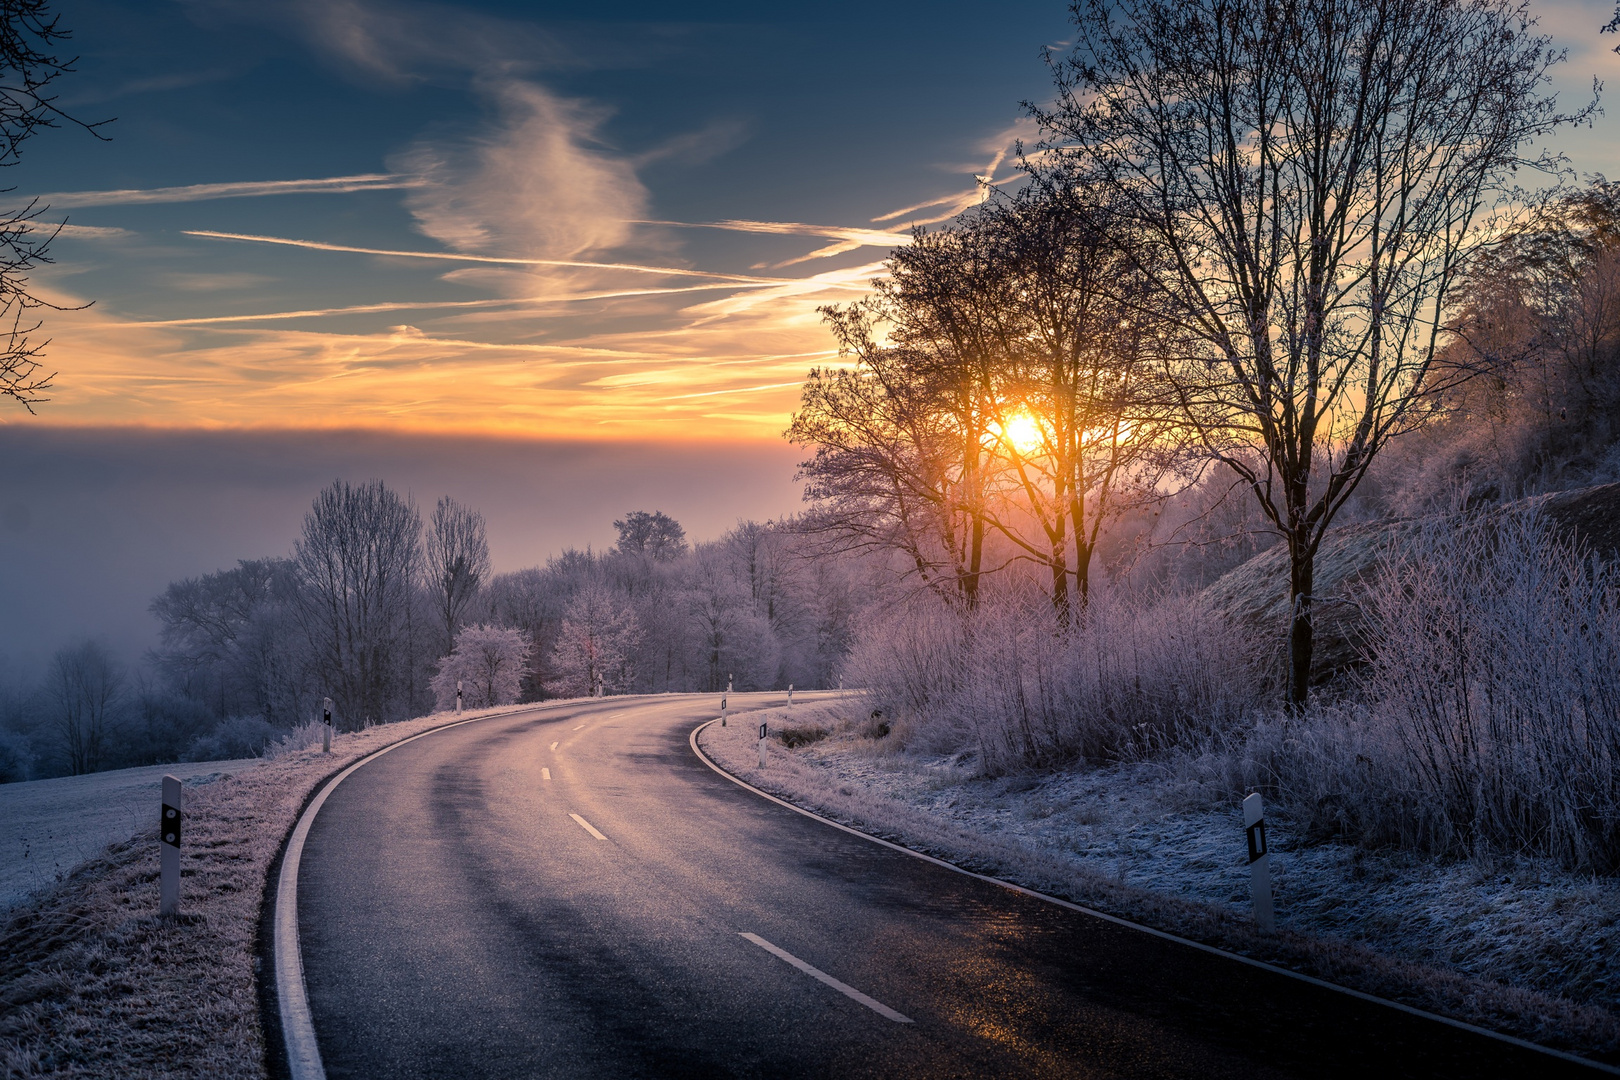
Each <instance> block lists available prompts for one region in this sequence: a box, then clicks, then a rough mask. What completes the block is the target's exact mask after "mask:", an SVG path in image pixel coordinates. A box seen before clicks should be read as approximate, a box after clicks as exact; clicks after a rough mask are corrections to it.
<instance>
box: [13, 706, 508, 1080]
mask: <svg viewBox="0 0 1620 1080" xmlns="http://www.w3.org/2000/svg"><path fill="white" fill-rule="evenodd" d="M531 707H532V706H505V707H502V708H498V709H488V710H483V711H481V712H478V713H472V712H469V713H467V714H466V715H465V716H464V717H463V719H465V718H467V717H471V716H480V715H493V714H496V713H502V712H511V711H515V710H518V709H523V708H531ZM455 719H456V717H454V716H452V715H449V714H443V713H441V714H438V715H435V716H430V717H425V718H422V719H419V720H412V721H408V722H405V723H399V724H385V725H379V726H377V727H373V728H369V729H367V730H365V731H361V732H355V733H353V734H344V735H339V736H337V738H335V739H334V740H333V742H332V752H331V753H330V754H324V753H322V752H321V749H320V743H319V740H318V738H317V739H316V740H315V741H314V742H313V743H312V744H311V745H309V746H308V747H306V748H304V749H299V750H292V751H291V752H286V753H283V754H282V755H281V756H279V757H276V758H274V759H265V760H260V761H257V762H248V763H245V767H243V768H239V769H237V770H236V771H235V772H233V773H232V775H231V776H230V777H229V778H224V777H222V778H220V779H218V780H216V781H214V782H213V783H210V784H207V785H205V786H202V787H198V788H195V789H192V788H191V787H190V785H188V790H187V791H186V807H187V811H188V812H187V821H186V827H185V846H184V849H183V851H182V855H181V875H182V881H181V913H182V914H181V918H180V919H178V920H165V919H161V918H159V916H158V913H157V909H158V881H157V876H158V841H157V830H156V828H155V827H147V826H146V823H145V822H144V821H143V822H142V823H141V825H142V827H141V828H140V830H139V831H137V832H135V833H134V835H132V836H128V838H127V839H123V840H120V841H119V842H117V843H114V844H112V845H111V846H109V847H107V848H106V849H105V850H103V851H102V852H101V853H100V854H99V855H98V856H97V857H95V858H93V859H91V860H90V861H88V862H86V863H84V864H83V865H81V866H79V867H78V868H76V869H74V870H73V871H72V872H71V873H69V874H67V876H66V877H65V879H64V880H62V881H61V882H59V883H57V884H55V885H53V886H51V887H49V888H47V889H45V890H44V891H43V892H41V893H39V894H37V895H36V896H34V897H33V898H32V900H31V901H30V902H28V903H26V904H23V905H21V906H18V907H16V908H14V909H13V910H11V911H9V912H7V913H6V914H5V916H4V922H3V924H0V1076H3V1077H7V1078H10V1077H26V1076H43V1075H64V1076H81V1077H107V1078H119V1080H123V1078H147V1077H209V1078H215V1077H217V1078H225V1080H234V1078H254V1080H257V1078H261V1077H264V1076H265V1075H266V1074H265V1061H264V1039H263V1032H262V1030H261V1028H260V1024H259V1000H258V982H257V976H256V974H255V968H256V965H257V963H258V961H257V960H256V959H255V951H256V948H257V945H258V938H257V935H258V929H259V917H260V904H261V901H262V900H263V898H264V891H265V881H266V875H267V873H268V871H269V868H270V864H271V863H272V862H273V861H274V859H275V857H276V854H277V853H278V852H279V851H280V849H281V843H282V840H283V838H284V837H285V836H286V834H287V832H288V831H289V830H290V829H291V827H292V824H293V822H294V820H295V819H296V817H297V815H298V812H299V810H300V809H301V808H302V806H303V805H304V802H305V800H306V799H307V798H308V796H309V794H310V793H311V792H312V791H313V790H314V789H315V788H316V786H317V785H319V784H320V782H321V781H322V780H324V779H326V778H327V777H328V776H330V775H332V774H333V773H334V772H337V771H338V770H340V769H342V768H343V767H344V766H346V765H348V764H350V763H352V762H353V761H354V760H355V759H357V758H360V757H363V756H364V755H366V754H369V753H371V752H372V751H374V750H378V749H380V748H382V747H384V746H387V745H388V744H390V743H394V742H398V741H399V740H400V739H403V738H408V737H409V736H411V735H415V734H418V733H420V732H423V731H428V730H431V729H433V728H436V727H440V726H442V725H444V724H446V723H448V722H451V721H453V720H455ZM159 775H161V773H160V774H159ZM150 820H151V821H152V822H154V823H155V821H156V817H155V816H153V817H152V818H151V819H150Z"/></svg>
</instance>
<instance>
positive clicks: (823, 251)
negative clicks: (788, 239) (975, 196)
mask: <svg viewBox="0 0 1620 1080" xmlns="http://www.w3.org/2000/svg"><path fill="white" fill-rule="evenodd" d="M640 224H646V225H666V226H671V227H674V228H680V229H723V230H725V231H727V232H744V233H764V234H767V235H773V236H817V237H822V238H824V239H828V240H832V241H833V243H831V244H828V245H826V246H825V247H819V248H817V249H815V250H814V251H812V252H810V253H808V254H806V255H800V256H798V257H796V258H792V259H786V260H784V261H782V262H777V263H760V264H758V265H757V266H756V269H764V268H770V269H775V270H780V269H782V268H784V267H788V266H797V265H798V264H800V263H805V262H809V261H810V260H811V259H825V258H828V257H830V256H833V255H842V254H844V253H845V252H847V251H857V250H859V249H860V248H863V247H881V248H892V247H898V246H899V245H901V244H905V243H908V242H910V240H911V235H910V234H909V233H904V232H889V231H885V230H880V229H861V228H847V227H845V226H842V225H805V224H802V223H800V222H796V221H744V220H726V221H696V222H688V221H648V222H641V223H640Z"/></svg>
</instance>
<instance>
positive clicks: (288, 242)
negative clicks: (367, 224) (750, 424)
mask: <svg viewBox="0 0 1620 1080" xmlns="http://www.w3.org/2000/svg"><path fill="white" fill-rule="evenodd" d="M182 231H183V232H184V234H185V235H186V236H200V237H203V238H205V239H209V240H241V241H245V242H247V243H254V244H281V245H283V246H286V247H298V248H308V249H310V250H312V251H341V252H349V253H352V254H356V255H386V256H390V257H393V258H400V259H441V260H448V261H450V262H474V263H496V264H502V265H507V266H561V267H574V268H576V269H582V270H626V271H631V272H634V273H639V274H669V275H672V276H675V277H698V278H709V279H712V280H716V281H729V282H735V283H737V284H748V285H754V284H772V285H775V284H782V283H788V282H792V281H793V280H794V279H792V278H762V277H752V276H749V275H746V274H718V273H712V272H710V271H708V270H689V269H685V268H683V267H677V266H647V265H644V264H642V263H616V262H590V261H585V260H579V259H530V258H519V257H516V256H505V255H471V254H467V253H465V252H459V251H402V250H399V249H396V248H372V247H356V246H353V245H350V244H328V243H325V242H323V241H320V240H296V239H292V238H290V237H284V236H257V235H255V234H253V233H228V232H215V231H213V230H211V229H185V230H182Z"/></svg>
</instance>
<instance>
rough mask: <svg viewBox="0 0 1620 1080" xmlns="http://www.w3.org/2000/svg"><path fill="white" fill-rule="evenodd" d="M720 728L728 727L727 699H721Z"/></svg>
mask: <svg viewBox="0 0 1620 1080" xmlns="http://www.w3.org/2000/svg"><path fill="white" fill-rule="evenodd" d="M720 726H721V727H725V726H726V699H725V698H721V699H720Z"/></svg>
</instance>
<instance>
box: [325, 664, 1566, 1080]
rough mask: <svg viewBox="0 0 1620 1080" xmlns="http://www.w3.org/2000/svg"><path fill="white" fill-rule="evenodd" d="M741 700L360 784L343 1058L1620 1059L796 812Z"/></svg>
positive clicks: (1400, 1065)
mask: <svg viewBox="0 0 1620 1080" xmlns="http://www.w3.org/2000/svg"><path fill="white" fill-rule="evenodd" d="M732 703H733V706H738V705H741V707H743V708H750V707H760V706H763V705H774V704H780V703H782V698H781V695H749V696H742V695H734V696H733V697H732ZM715 705H716V702H715V700H714V698H713V697H712V696H708V695H705V696H701V697H684V696H680V697H660V698H639V699H619V700H614V699H607V700H604V701H596V702H589V703H584V704H580V705H577V706H569V707H567V708H565V709H562V710H559V711H547V712H534V713H515V714H508V715H505V716H501V717H497V718H492V719H488V720H482V721H479V722H476V723H472V724H467V725H463V726H461V727H456V728H452V729H449V730H445V731H442V732H438V733H435V734H432V735H429V736H427V737H425V738H422V739H418V740H416V741H415V742H412V743H409V744H406V745H404V746H401V747H399V748H397V749H395V750H394V751H392V752H390V753H388V754H385V755H383V756H381V757H379V758H377V759H376V760H375V761H372V762H370V763H368V764H367V765H365V766H364V767H363V768H361V769H360V770H358V771H357V772H355V773H354V774H353V775H352V776H350V777H349V778H348V779H347V780H345V781H344V782H343V783H342V784H340V785H339V786H338V787H337V788H336V789H335V790H334V791H333V792H332V794H331V796H330V797H329V798H328V800H327V802H326V804H325V806H324V807H323V808H322V809H321V810H320V812H319V814H318V816H317V817H316V819H315V822H314V825H313V827H312V828H311V830H310V833H309V838H308V843H307V845H306V846H305V848H304V854H303V863H302V868H301V870H300V874H299V901H298V921H299V928H300V934H301V937H302V942H303V956H304V970H305V979H306V982H307V986H308V991H309V1001H310V1009H311V1013H312V1016H313V1020H314V1026H315V1030H316V1035H317V1038H318V1041H319V1046H320V1052H321V1055H322V1057H323V1059H324V1061H325V1065H326V1070H327V1075H328V1076H330V1077H333V1078H339V1077H365V1078H371V1080H384V1078H395V1077H397V1078H406V1077H411V1078H425V1077H454V1078H457V1080H463V1078H474V1077H492V1078H493V1077H501V1078H505V1077H513V1078H516V1077H524V1078H532V1077H604V1078H605V1077H612V1078H626V1077H728V1076H738V1077H743V1076H747V1077H862V1076H872V1077H879V1076H881V1077H1013V1076H1031V1077H1116V1076H1117V1077H1199V1078H1214V1077H1228V1076H1231V1077H1239V1076H1241V1077H1245V1078H1248V1080H1257V1078H1264V1077H1283V1076H1289V1077H1324V1076H1358V1077H1360V1076H1378V1077H1395V1076H1413V1077H1436V1076H1469V1077H1485V1076H1514V1077H1522V1076H1525V1075H1536V1076H1557V1075H1562V1074H1565V1073H1567V1074H1569V1075H1580V1076H1591V1075H1597V1074H1596V1073H1594V1072H1592V1071H1590V1070H1588V1069H1585V1068H1582V1067H1579V1066H1575V1065H1572V1064H1569V1063H1566V1062H1562V1061H1559V1060H1557V1059H1552V1058H1548V1057H1546V1056H1543V1055H1539V1054H1536V1053H1534V1052H1533V1051H1530V1050H1527V1049H1523V1048H1519V1047H1515V1046H1513V1045H1511V1044H1505V1043H1502V1042H1499V1041H1496V1040H1491V1039H1487V1038H1485V1037H1483V1036H1480V1035H1475V1034H1472V1033H1469V1032H1466V1031H1461V1030H1458V1029H1456V1028H1452V1027H1449V1026H1446V1025H1443V1024H1440V1023H1437V1022H1435V1021H1432V1020H1427V1019H1424V1018H1421V1017H1416V1016H1412V1015H1409V1014H1406V1013H1402V1012H1398V1011H1396V1010H1394V1009H1390V1008H1387V1007H1384V1006H1381V1005H1378V1004H1375V1003H1371V1002H1365V1001H1361V1000H1358V999H1355V998H1352V997H1349V996H1347V995H1344V994H1339V993H1336V992H1334V991H1332V990H1328V989H1324V988H1320V987H1315V986H1311V985H1309V984H1305V983H1301V982H1299V981H1298V980H1294V979H1290V978H1287V977H1286V976H1282V975H1278V974H1276V973H1273V972H1269V971H1266V970H1264V969H1258V968H1255V967H1252V966H1249V965H1245V964H1240V963H1237V962H1234V961H1232V960H1229V959H1226V958H1223V957H1220V956H1216V955H1211V954H1208V953H1204V952H1200V951H1198V950H1195V949H1192V948H1189V947H1187V946H1185V945H1181V944H1178V943H1176V942H1173V941H1166V940H1163V939H1160V938H1156V937H1153V936H1151V935H1148V934H1146V933H1142V932H1140V931H1136V930H1133V929H1130V928H1128V927H1121V926H1117V925H1113V924H1110V923H1107V922H1104V921H1101V920H1098V919H1095V918H1092V917H1090V916H1087V915H1084V914H1082V913H1079V912H1074V911H1070V910H1067V909H1064V908H1060V907H1057V906H1055V905H1052V904H1049V903H1045V902H1043V901H1041V900H1038V899H1036V898H1033V897H1029V896H1025V895H1022V894H1019V893H1016V892H1012V891H1010V890H1007V889H1004V888H1000V887H998V886H995V885H993V884H990V883H987V882H983V881H979V880H976V879H974V878H970V877H967V876H965V875H961V874H956V873H953V872H951V871H950V870H947V869H944V868H941V867H938V866H935V865H932V864H930V863H927V862H924V861H922V860H920V859H915V858H911V857H909V856H907V855H904V854H902V853H899V852H895V851H892V850H889V849H886V848H884V847H881V846H879V845H876V844H873V843H870V842H868V841H865V840H863V839H861V838H859V837H855V836H851V835H849V834H847V833H844V832H841V831H838V830H836V829H833V828H830V827H828V826H826V825H824V824H821V823H819V822H816V821H814V820H812V819H809V818H806V817H804V816H803V815H800V814H796V813H794V812H793V811H791V810H789V809H786V808H784V807H780V806H777V805H775V804H773V803H771V802H768V801H766V800H764V799H761V798H759V797H758V796H756V795H754V794H752V793H750V792H748V791H747V790H744V789H743V788H740V787H738V786H737V785H735V784H733V783H731V782H729V781H727V780H726V779H725V778H723V777H721V776H718V775H716V774H715V773H714V772H713V771H712V770H711V769H709V768H708V767H707V766H706V765H705V764H704V763H703V762H701V761H700V760H698V759H697V758H696V757H695V756H694V755H693V753H692V750H691V749H690V747H689V745H688V742H687V739H688V735H689V733H690V732H691V730H692V728H693V727H694V726H696V724H698V723H699V722H701V721H703V720H704V719H707V718H709V717H712V716H713V715H714V708H715ZM745 722H746V721H745Z"/></svg>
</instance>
